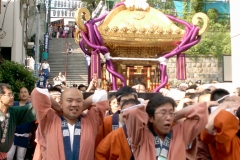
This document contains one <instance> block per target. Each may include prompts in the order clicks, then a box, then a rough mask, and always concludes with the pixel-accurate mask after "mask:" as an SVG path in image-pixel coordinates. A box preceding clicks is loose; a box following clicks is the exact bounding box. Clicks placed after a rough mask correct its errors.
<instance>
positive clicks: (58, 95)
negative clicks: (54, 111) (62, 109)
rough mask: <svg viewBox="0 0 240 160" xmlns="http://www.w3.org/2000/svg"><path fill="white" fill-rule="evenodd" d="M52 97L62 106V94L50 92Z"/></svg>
mask: <svg viewBox="0 0 240 160" xmlns="http://www.w3.org/2000/svg"><path fill="white" fill-rule="evenodd" d="M49 93H50V96H51V97H52V98H53V99H54V100H55V101H56V102H57V103H58V104H59V105H61V93H60V92H58V91H52V92H49Z"/></svg>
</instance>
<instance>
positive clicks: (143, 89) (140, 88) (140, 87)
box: [132, 82, 146, 93]
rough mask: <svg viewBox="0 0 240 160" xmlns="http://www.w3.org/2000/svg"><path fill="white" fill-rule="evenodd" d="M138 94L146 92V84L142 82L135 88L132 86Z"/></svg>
mask: <svg viewBox="0 0 240 160" xmlns="http://www.w3.org/2000/svg"><path fill="white" fill-rule="evenodd" d="M132 88H134V89H135V90H136V91H137V92H138V93H144V92H146V84H145V83H143V82H138V83H137V84H136V85H135V86H132Z"/></svg>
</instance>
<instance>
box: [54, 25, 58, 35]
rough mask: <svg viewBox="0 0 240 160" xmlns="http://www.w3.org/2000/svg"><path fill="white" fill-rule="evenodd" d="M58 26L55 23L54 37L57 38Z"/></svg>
mask: <svg viewBox="0 0 240 160" xmlns="http://www.w3.org/2000/svg"><path fill="white" fill-rule="evenodd" d="M57 32H58V28H57V26H56V24H54V25H53V38H57Z"/></svg>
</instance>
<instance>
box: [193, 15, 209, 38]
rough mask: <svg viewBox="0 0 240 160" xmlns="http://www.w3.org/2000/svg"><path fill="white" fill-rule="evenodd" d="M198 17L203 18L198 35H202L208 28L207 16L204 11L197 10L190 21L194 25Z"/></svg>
mask: <svg viewBox="0 0 240 160" xmlns="http://www.w3.org/2000/svg"><path fill="white" fill-rule="evenodd" d="M199 19H202V20H203V26H202V28H201V29H200V30H199V32H198V35H202V34H203V33H204V32H205V31H206V30H207V28H208V25H209V18H208V16H207V15H206V14H205V13H202V12H199V13H196V14H195V15H194V16H193V18H192V23H193V24H194V25H199Z"/></svg>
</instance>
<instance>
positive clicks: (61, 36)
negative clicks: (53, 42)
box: [58, 26, 63, 38]
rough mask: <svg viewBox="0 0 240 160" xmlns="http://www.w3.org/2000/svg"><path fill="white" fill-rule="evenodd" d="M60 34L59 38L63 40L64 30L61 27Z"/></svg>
mask: <svg viewBox="0 0 240 160" xmlns="http://www.w3.org/2000/svg"><path fill="white" fill-rule="evenodd" d="M58 33H59V38H63V28H62V27H61V26H60V27H59V30H58Z"/></svg>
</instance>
